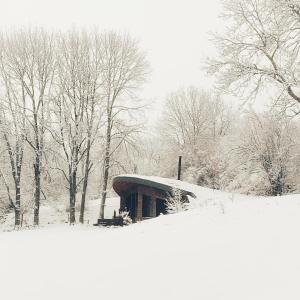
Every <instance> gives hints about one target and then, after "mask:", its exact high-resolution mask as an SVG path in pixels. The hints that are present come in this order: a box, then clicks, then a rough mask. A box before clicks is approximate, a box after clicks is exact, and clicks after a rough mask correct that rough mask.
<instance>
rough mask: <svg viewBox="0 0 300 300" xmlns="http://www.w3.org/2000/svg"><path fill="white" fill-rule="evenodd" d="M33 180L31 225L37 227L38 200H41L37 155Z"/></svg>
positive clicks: (38, 158) (39, 165) (39, 167)
mask: <svg viewBox="0 0 300 300" xmlns="http://www.w3.org/2000/svg"><path fill="white" fill-rule="evenodd" d="M33 166H34V180H35V192H34V211H33V224H34V225H36V226H37V225H39V214H40V199H41V161H40V156H39V154H37V155H36V157H35V163H34V165H33Z"/></svg>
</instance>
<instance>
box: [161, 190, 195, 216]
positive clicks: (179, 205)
mask: <svg viewBox="0 0 300 300" xmlns="http://www.w3.org/2000/svg"><path fill="white" fill-rule="evenodd" d="M166 206H167V212H168V213H170V214H173V213H177V212H180V211H184V210H188V209H189V203H188V200H187V198H186V197H184V196H183V195H182V192H181V190H179V189H175V188H173V189H172V191H171V193H170V195H169V197H168V198H167V199H166Z"/></svg>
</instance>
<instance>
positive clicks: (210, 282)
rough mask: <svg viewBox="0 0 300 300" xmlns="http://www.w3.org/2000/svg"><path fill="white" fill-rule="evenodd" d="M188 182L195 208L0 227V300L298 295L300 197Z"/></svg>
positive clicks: (231, 299) (235, 299) (261, 299)
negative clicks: (104, 220)
mask: <svg viewBox="0 0 300 300" xmlns="http://www.w3.org/2000/svg"><path fill="white" fill-rule="evenodd" d="M189 188H191V189H193V192H194V193H195V194H196V195H197V196H198V199H197V200H195V201H193V206H194V209H192V210H190V211H188V212H183V213H178V214H174V215H168V216H160V217H158V218H156V219H152V220H148V221H144V222H142V223H137V224H134V225H131V226H128V227H123V228H110V229H105V228H98V227H92V226H86V225H85V226H79V225H76V226H72V227H70V226H67V225H58V226H54V225H52V226H49V227H45V228H41V229H37V230H24V231H18V232H2V233H0V299H4V300H17V299H18V300H19V299H22V300H48V299H49V300H50V299H51V300H63V299H64V300H66V299H72V300H77V299H78V300H79V299H80V300H83V299H84V300H94V299H118V298H121V299H128V300H132V299H144V300H148V299H149V300H150V299H151V300H154V299H160V300H167V299H172V300H177V299H180V300H183V299H187V300H192V299H195V300H202V299H203V300H210V299H211V300H216V299H218V300H224V299H226V300H227V299H228V300H248V299H249V300H250V299H251V300H275V299H280V300H282V299H289V300H293V299H295V300H296V299H297V300H299V299H300V286H299V279H300V238H299V228H300V196H299V195H291V196H284V197H276V198H263V197H261V198H258V197H246V196H241V195H233V194H226V193H221V192H217V191H212V190H209V189H204V188H199V187H195V186H189ZM97 209H98V207H97Z"/></svg>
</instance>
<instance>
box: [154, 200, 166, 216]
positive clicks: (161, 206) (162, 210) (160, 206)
mask: <svg viewBox="0 0 300 300" xmlns="http://www.w3.org/2000/svg"><path fill="white" fill-rule="evenodd" d="M166 213H167V206H166V201H165V200H163V199H159V198H157V199H156V216H159V215H160V214H164V215H165V214H166Z"/></svg>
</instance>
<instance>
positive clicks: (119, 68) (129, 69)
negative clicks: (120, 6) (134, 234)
mask: <svg viewBox="0 0 300 300" xmlns="http://www.w3.org/2000/svg"><path fill="white" fill-rule="evenodd" d="M102 47H103V48H102V51H101V53H102V54H103V55H102V57H101V61H102V64H101V65H102V68H101V70H102V72H101V76H102V80H103V86H102V92H103V95H104V99H105V112H106V134H105V152H104V162H103V183H102V198H101V207H100V218H104V208H105V201H106V196H107V187H108V179H109V172H110V167H111V156H112V152H113V151H114V150H113V149H112V136H113V134H114V129H115V126H116V120H118V119H119V116H120V115H121V114H122V113H124V112H125V111H129V110H130V108H131V107H132V105H130V104H129V105H128V103H127V102H126V100H128V99H133V97H134V93H135V92H136V91H137V89H138V88H139V87H140V86H141V84H142V83H143V82H144V81H145V78H146V75H147V71H148V65H147V62H146V59H145V55H144V53H142V52H141V51H140V49H139V48H138V44H137V42H136V41H135V40H133V39H132V38H131V37H130V36H129V35H127V34H126V35H124V34H119V33H115V32H106V33H104V34H103V35H102ZM135 109H136V107H135Z"/></svg>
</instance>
